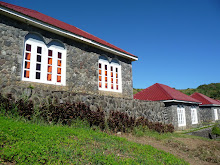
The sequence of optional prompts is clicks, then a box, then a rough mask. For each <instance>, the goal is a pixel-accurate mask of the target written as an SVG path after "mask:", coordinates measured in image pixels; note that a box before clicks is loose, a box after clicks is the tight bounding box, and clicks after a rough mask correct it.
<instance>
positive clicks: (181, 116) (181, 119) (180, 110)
mask: <svg viewBox="0 0 220 165" xmlns="http://www.w3.org/2000/svg"><path fill="white" fill-rule="evenodd" d="M177 120H178V126H179V127H181V126H186V115H185V108H184V107H183V106H179V105H178V106H177Z"/></svg>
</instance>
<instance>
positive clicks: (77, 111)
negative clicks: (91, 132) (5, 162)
mask: <svg viewBox="0 0 220 165" xmlns="http://www.w3.org/2000/svg"><path fill="white" fill-rule="evenodd" d="M0 105H1V107H2V109H4V110H5V113H6V114H9V113H11V114H18V115H19V116H23V117H25V118H26V119H28V120H30V119H33V117H34V118H36V116H38V117H40V118H43V120H44V121H46V122H48V123H51V122H54V123H61V124H65V125H66V124H67V125H71V123H72V121H73V120H76V119H81V120H85V121H87V122H88V123H89V124H90V127H92V126H98V127H100V128H101V129H102V130H104V129H105V128H106V126H108V128H109V129H110V130H111V131H113V132H129V131H132V130H133V129H134V127H148V128H149V129H151V130H155V131H157V132H159V133H166V132H171V133H172V132H173V131H174V127H173V125H172V124H162V123H159V122H156V123H153V122H150V121H148V119H146V118H144V117H139V118H137V119H136V118H134V117H131V116H128V114H127V113H123V112H119V111H113V110H112V111H110V113H109V116H108V117H107V119H106V117H105V116H106V115H105V114H104V112H103V111H102V110H100V109H98V110H97V111H92V110H91V109H90V108H89V106H87V105H85V104H83V103H65V104H52V103H48V104H44V105H42V106H41V107H38V110H37V111H35V110H34V105H33V102H32V101H31V100H27V101H24V100H23V99H20V100H19V101H17V102H15V103H14V101H13V98H12V95H11V94H8V95H7V97H6V98H5V97H3V96H2V95H1V93H0Z"/></svg>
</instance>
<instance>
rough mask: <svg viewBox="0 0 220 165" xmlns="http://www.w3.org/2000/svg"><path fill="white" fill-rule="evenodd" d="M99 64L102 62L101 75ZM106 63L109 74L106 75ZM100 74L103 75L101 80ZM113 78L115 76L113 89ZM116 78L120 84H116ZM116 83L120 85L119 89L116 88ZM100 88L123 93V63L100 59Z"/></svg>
mask: <svg viewBox="0 0 220 165" xmlns="http://www.w3.org/2000/svg"><path fill="white" fill-rule="evenodd" d="M101 57H102V56H101ZM103 57H104V56H103ZM99 64H101V75H100V74H99V70H100V68H99ZM105 65H106V66H107V76H105V71H106V70H105ZM111 67H113V71H111ZM116 68H117V70H118V78H116ZM111 72H113V77H111ZM99 76H101V81H99ZM106 77H107V82H105V78H106ZM111 78H113V89H112V88H111V85H112V83H111ZM116 79H117V80H118V84H116ZM100 82H101V87H99V83H100ZM105 83H107V88H106V87H105ZM116 85H118V90H117V88H116ZM98 89H99V90H102V91H109V92H118V93H122V80H121V65H120V64H118V63H114V62H109V61H108V60H107V59H102V58H100V59H99V61H98Z"/></svg>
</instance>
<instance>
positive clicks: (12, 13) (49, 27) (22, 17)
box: [0, 6, 138, 61]
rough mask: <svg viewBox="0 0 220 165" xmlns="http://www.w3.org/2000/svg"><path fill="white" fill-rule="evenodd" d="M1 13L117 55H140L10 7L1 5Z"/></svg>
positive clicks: (127, 56)
mask: <svg viewBox="0 0 220 165" xmlns="http://www.w3.org/2000/svg"><path fill="white" fill-rule="evenodd" d="M0 13H1V14H3V15H6V16H9V17H11V18H14V19H17V20H20V21H22V22H25V23H27V24H30V25H33V26H36V27H39V28H41V29H44V30H47V31H50V32H53V33H56V34H58V35H61V36H64V37H67V38H70V39H74V40H77V41H79V42H82V43H86V44H88V45H91V46H94V47H97V48H99V49H102V50H104V51H107V52H110V53H113V54H116V55H118V56H121V57H124V58H128V59H130V60H131V61H137V60H138V57H133V56H131V55H129V54H126V53H123V52H120V51H118V50H115V49H112V48H110V47H108V46H105V45H103V44H100V43H98V42H95V41H93V40H90V39H87V38H85V37H82V36H79V35H76V34H74V33H71V32H69V31H66V30H63V29H60V28H58V27H55V26H52V25H50V24H47V23H44V22H42V21H39V20H36V19H33V18H31V17H29V16H26V15H24V14H21V13H18V12H16V11H12V10H10V9H7V8H4V7H3V6H0Z"/></svg>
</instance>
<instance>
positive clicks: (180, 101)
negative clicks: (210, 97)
mask: <svg viewBox="0 0 220 165" xmlns="http://www.w3.org/2000/svg"><path fill="white" fill-rule="evenodd" d="M161 101H162V102H164V103H169V102H176V103H190V104H202V103H199V102H192V101H183V100H161ZM219 106H220V105H219Z"/></svg>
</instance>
